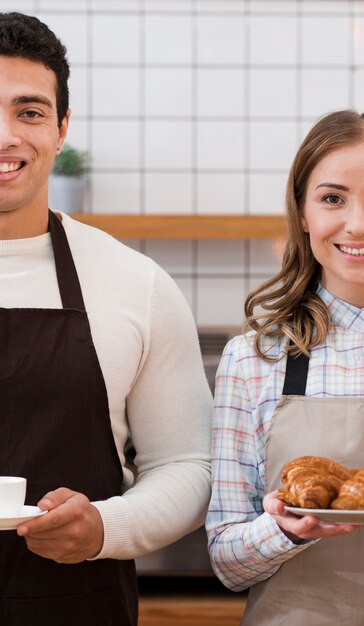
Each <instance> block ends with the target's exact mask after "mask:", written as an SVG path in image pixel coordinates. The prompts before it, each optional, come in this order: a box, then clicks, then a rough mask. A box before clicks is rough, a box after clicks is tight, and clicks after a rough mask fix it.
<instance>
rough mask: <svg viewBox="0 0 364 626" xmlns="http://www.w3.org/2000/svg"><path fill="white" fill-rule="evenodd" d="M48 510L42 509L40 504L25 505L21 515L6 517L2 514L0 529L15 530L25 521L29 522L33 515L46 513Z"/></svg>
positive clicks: (0, 516)
mask: <svg viewBox="0 0 364 626" xmlns="http://www.w3.org/2000/svg"><path fill="white" fill-rule="evenodd" d="M44 513H47V511H42V510H41V509H40V508H39V507H38V506H27V505H25V506H23V508H22V510H21V512H20V513H19V515H15V516H14V517H5V516H3V515H0V530H15V529H16V528H18V526H19V525H20V524H22V523H23V522H27V521H28V520H30V519H33V517H38V516H39V515H44Z"/></svg>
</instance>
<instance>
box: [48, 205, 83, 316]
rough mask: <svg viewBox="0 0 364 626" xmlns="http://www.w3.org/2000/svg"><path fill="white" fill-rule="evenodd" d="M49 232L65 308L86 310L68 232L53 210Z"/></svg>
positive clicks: (50, 216) (50, 213)
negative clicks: (67, 235)
mask: <svg viewBox="0 0 364 626" xmlns="http://www.w3.org/2000/svg"><path fill="white" fill-rule="evenodd" d="M49 232H50V234H51V240H52V246H53V254H54V262H55V266H56V273H57V280H58V287H59V292H60V294H61V300H62V305H63V308H64V309H78V310H81V311H85V304H84V301H83V296H82V291H81V285H80V281H79V280H78V275H77V271H76V267H75V264H74V261H73V257H72V253H71V249H70V247H69V243H68V240H67V237H66V233H65V231H64V228H63V226H62V222H61V220H59V219H58V217H56V215H55V214H54V213H53V212H52V211H49Z"/></svg>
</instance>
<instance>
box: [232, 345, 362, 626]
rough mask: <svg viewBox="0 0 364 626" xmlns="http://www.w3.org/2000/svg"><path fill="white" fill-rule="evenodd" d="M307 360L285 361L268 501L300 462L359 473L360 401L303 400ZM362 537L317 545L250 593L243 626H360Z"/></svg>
mask: <svg viewBox="0 0 364 626" xmlns="http://www.w3.org/2000/svg"><path fill="white" fill-rule="evenodd" d="M307 371H308V358H307V357H305V356H304V355H301V356H300V357H299V358H297V359H294V358H293V357H291V356H288V358H287V369H286V380H285V385H284V389H283V395H282V398H281V400H280V402H279V403H278V405H277V408H276V410H275V413H274V415H273V418H272V423H271V427H270V431H269V435H268V437H267V443H266V480H267V487H266V490H267V493H269V492H270V491H272V490H274V489H278V488H279V487H280V486H282V485H281V481H280V474H281V470H282V466H283V465H284V464H285V463H287V462H288V461H290V460H292V459H294V458H296V457H299V456H303V455H315V456H324V457H328V458H332V459H334V460H335V461H337V462H338V463H341V464H342V465H345V466H347V467H349V468H354V467H362V466H364V402H363V399H362V398H351V397H336V398H316V397H307V396H305V395H304V394H305V388H306V380H307ZM363 571H364V530H363V528H362V527H360V528H358V529H357V530H355V531H354V532H353V533H352V534H349V535H344V536H339V537H331V538H326V539H321V540H320V541H318V542H317V543H315V544H313V545H311V546H309V547H308V548H307V549H306V550H304V551H303V552H301V553H300V554H298V555H297V556H294V557H292V558H291V559H289V560H288V561H286V562H285V563H284V564H283V565H282V566H281V567H280V568H279V570H278V571H277V572H276V573H275V574H274V575H273V576H272V577H271V578H269V579H267V580H266V581H263V582H261V583H258V584H256V585H254V586H253V587H252V588H251V589H250V591H249V597H248V604H247V609H246V612H245V614H244V617H243V620H242V624H243V625H244V626H253V625H254V626H268V625H269V626H307V624H310V625H313V626H325V625H330V626H334V625H335V626H363V625H364V596H363V591H364V574H363Z"/></svg>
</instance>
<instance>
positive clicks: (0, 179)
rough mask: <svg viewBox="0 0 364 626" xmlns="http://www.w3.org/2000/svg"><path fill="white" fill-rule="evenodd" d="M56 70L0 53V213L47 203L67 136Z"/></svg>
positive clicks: (32, 207)
mask: <svg viewBox="0 0 364 626" xmlns="http://www.w3.org/2000/svg"><path fill="white" fill-rule="evenodd" d="M68 117H69V114H68V115H67V116H66V117H65V118H64V120H63V122H62V125H61V128H58V126H57V108H56V76H55V74H54V72H53V71H52V70H50V69H47V68H46V67H45V65H43V64H42V63H38V62H34V61H29V60H27V59H23V58H21V57H6V56H0V213H2V212H8V211H17V210H26V211H27V212H28V217H29V211H31V210H32V209H33V210H34V211H35V212H37V211H38V212H39V211H40V210H45V209H47V207H48V177H49V174H50V172H51V169H52V166H53V161H54V157H55V155H56V151H57V147H60V146H61V145H62V143H63V141H64V139H65V136H66V131H67V125H68Z"/></svg>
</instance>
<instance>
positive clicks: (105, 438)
mask: <svg viewBox="0 0 364 626" xmlns="http://www.w3.org/2000/svg"><path fill="white" fill-rule="evenodd" d="M49 227H50V233H51V239H52V245H53V251H54V259H55V265H56V271H57V278H58V286H59V290H60V295H61V299H62V305H63V308H62V309H20V308H16V309H4V308H0V475H1V474H3V475H5V474H7V475H14V476H25V477H26V478H27V480H28V488H27V498H26V504H32V505H34V504H36V503H37V501H38V500H39V499H40V498H41V497H42V496H43V495H44V494H45V493H46V492H47V491H49V490H53V489H56V488H58V487H69V488H70V489H73V490H75V491H79V492H81V493H84V494H86V496H87V497H88V498H89V499H90V500H94V501H96V500H102V499H106V498H110V497H112V496H116V495H121V484H122V476H123V472H122V466H121V464H120V460H119V457H118V453H117V450H116V446H115V442H114V438H113V434H112V429H111V423H110V416H109V407H108V398H107V391H106V387H105V382H104V378H103V375H102V372H101V368H100V365H99V361H98V358H97V354H96V351H95V347H94V344H93V341H92V337H91V330H90V325H89V321H88V317H87V313H86V311H85V306H84V303H83V298H82V292H81V288H80V284H79V280H78V276H77V272H76V268H75V265H74V262H73V259H72V254H71V251H70V248H69V245H68V241H67V238H66V235H65V232H64V229H63V226H62V224H61V222H60V221H59V220H58V218H57V217H56V216H55V215H54V214H53V213H51V212H50V213H49ZM136 623H137V583H136V573H135V567H134V562H133V561H117V560H112V559H100V560H95V561H84V562H82V563H78V564H75V565H65V564H59V563H55V562H54V561H52V560H49V559H45V558H41V557H40V556H37V555H35V554H33V553H31V552H30V551H29V550H28V549H27V546H26V543H25V541H24V539H23V538H20V537H18V536H17V534H16V532H15V531H2V532H0V624H1V626H25V625H26V626H65V625H67V626H80V625H81V624H87V626H91V625H92V626H100V625H102V626H116V625H118V626H135V625H136Z"/></svg>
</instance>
